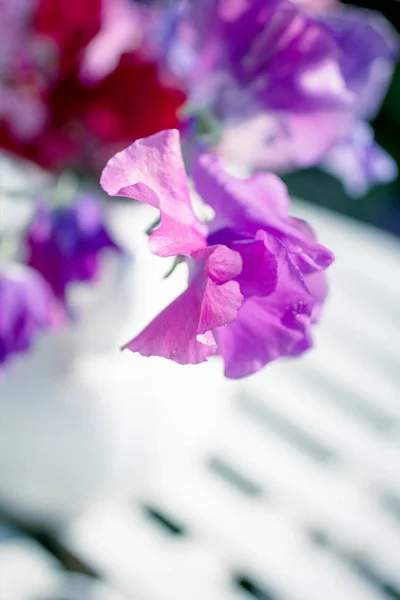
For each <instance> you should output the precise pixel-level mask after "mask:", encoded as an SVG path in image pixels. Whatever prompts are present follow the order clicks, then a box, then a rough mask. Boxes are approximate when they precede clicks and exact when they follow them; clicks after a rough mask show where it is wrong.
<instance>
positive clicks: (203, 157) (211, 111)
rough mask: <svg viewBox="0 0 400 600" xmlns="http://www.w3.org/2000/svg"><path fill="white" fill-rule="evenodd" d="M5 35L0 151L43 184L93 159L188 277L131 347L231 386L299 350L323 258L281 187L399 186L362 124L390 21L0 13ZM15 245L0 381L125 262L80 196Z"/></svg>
mask: <svg viewBox="0 0 400 600" xmlns="http://www.w3.org/2000/svg"><path fill="white" fill-rule="evenodd" d="M0 28H1V29H2V31H1V32H0V93H1V96H0V146H1V147H3V148H5V149H6V150H8V151H11V152H13V153H15V154H17V155H19V156H22V157H24V158H29V159H30V160H32V161H34V162H35V163H37V164H38V165H40V166H42V167H44V168H46V169H49V170H51V171H56V172H60V171H62V170H63V169H67V168H68V169H75V170H76V171H78V172H80V173H81V172H82V171H84V172H91V173H96V172H99V171H100V169H101V167H103V166H104V165H105V163H106V162H107V160H108V163H107V164H106V166H105V168H104V170H103V173H102V176H101V185H102V187H103V189H104V190H105V192H107V193H108V194H109V195H111V196H118V195H119V196H121V195H122V196H127V197H129V198H132V199H134V200H136V201H140V202H145V203H146V204H149V205H150V206H152V207H154V208H156V209H158V210H159V211H160V225H159V227H158V228H157V229H156V230H155V231H153V232H152V233H151V234H150V238H149V244H150V250H151V251H152V252H153V253H154V254H157V255H159V256H163V257H171V256H175V257H178V258H179V260H185V261H186V263H187V265H188V280H189V283H188V287H187V290H186V291H185V292H184V293H183V294H182V295H180V296H179V297H178V298H177V299H176V300H175V301H174V302H173V303H172V304H171V305H170V306H169V307H167V308H166V309H165V310H164V311H163V312H162V313H161V314H160V315H158V316H157V317H156V318H155V319H154V320H153V321H152V323H150V324H149V325H148V326H147V327H146V328H145V329H144V330H143V331H142V333H140V334H139V335H138V336H137V337H135V338H134V339H133V340H132V341H131V342H129V343H128V344H127V345H126V347H127V348H129V349H130V350H131V351H133V352H139V353H141V354H142V355H144V356H153V355H155V356H162V357H165V358H168V359H171V360H174V361H176V362H178V363H181V364H196V363H199V362H203V361H205V360H207V358H208V356H210V355H213V354H216V353H218V354H220V355H221V356H222V358H223V361H224V365H225V374H226V376H227V377H231V378H240V377H244V376H247V375H249V374H251V373H254V372H256V371H258V370H259V369H260V368H262V367H263V366H264V365H265V364H267V363H268V362H270V361H271V360H274V359H276V358H278V357H281V356H296V355H299V354H301V353H303V352H304V351H305V350H307V349H308V348H309V347H310V346H311V345H312V335H311V329H312V326H313V324H314V323H315V322H316V321H318V319H319V317H320V314H321V309H322V306H323V303H324V300H325V297H326V292H327V285H326V280H325V274H324V271H325V269H326V268H327V267H328V266H329V265H330V264H331V262H332V260H333V255H332V253H331V252H330V251H329V250H327V249H326V248H325V247H324V246H322V245H320V244H319V243H318V242H317V239H316V236H315V234H314V233H313V231H312V229H311V228H310V227H309V226H308V224H307V223H305V222H303V221H301V220H299V219H295V218H293V217H291V216H290V214H289V213H290V200H289V197H288V193H287V190H286V187H285V186H284V184H283V182H282V181H281V180H280V179H279V176H278V175H277V173H279V172H282V171H288V170H290V169H293V168H298V167H305V166H310V165H321V166H323V168H325V169H327V170H329V171H330V172H332V173H335V174H336V175H338V176H339V177H341V178H342V180H343V183H344V185H345V186H346V187H347V189H348V190H349V191H350V192H352V193H354V194H361V193H363V192H364V191H365V189H366V188H367V187H368V186H370V185H372V184H375V183H379V182H382V181H388V180H390V179H391V178H393V177H394V176H395V174H396V167H395V165H394V163H393V160H392V159H391V157H390V156H388V155H387V154H386V153H385V152H384V150H383V149H381V148H379V146H377V144H376V143H375V142H374V138H373V131H372V129H371V127H370V125H369V124H368V121H369V120H370V119H371V118H373V117H374V115H375V114H376V112H377V111H378V109H379V107H380V105H381V102H382V99H383V97H384V95H385V93H386V90H387V87H388V85H389V82H390V78H391V74H392V69H393V64H394V60H395V58H396V54H397V39H396V37H395V35H394V33H393V31H392V30H391V28H390V27H389V25H388V24H387V23H386V22H385V20H384V19H383V18H382V17H381V16H379V15H377V14H375V13H370V12H368V11H360V10H356V9H349V8H345V7H343V6H341V5H340V4H339V3H338V2H337V1H336V0H325V1H322V2H321V1H318V0H307V1H306V2H302V3H301V4H300V2H298V1H297V2H296V0H192V1H189V0H175V1H172V2H161V1H160V0H159V1H157V0H156V1H154V2H152V3H145V4H143V3H139V2H134V1H133V0H87V1H86V2H75V1H70V2H68V3H65V2H62V1H61V0H0ZM182 106H183V108H182ZM179 130H180V131H179ZM131 142H133V143H131ZM129 144H131V145H129ZM126 146H128V147H126ZM182 151H183V154H184V158H185V162H184V160H183V156H182ZM115 152H116V154H115V156H112V155H113V154H114V153H115ZM110 157H112V158H110ZM224 162H227V163H230V164H232V165H239V166H240V167H242V168H243V167H245V168H246V170H247V171H248V174H249V177H248V178H246V179H244V178H242V179H239V178H237V177H234V176H233V175H231V174H229V173H228V172H227V171H226V170H225V167H224V164H223V163H224ZM185 165H186V166H185ZM257 169H259V170H260V169H261V170H262V171H268V172H262V173H254V171H256V170H257ZM188 178H190V179H191V181H192V183H193V185H194V188H195V190H196V192H197V194H198V195H199V197H200V198H201V199H202V201H203V202H204V203H205V204H207V205H208V206H210V207H211V209H212V210H213V213H214V216H213V218H212V219H211V220H210V221H209V222H207V223H205V222H202V221H200V220H199V219H198V218H197V216H196V215H195V213H194V211H193V208H192V204H191V200H190V192H189V189H190V182H189V181H188ZM24 245H25V250H26V261H25V262H26V264H25V265H24V266H23V265H21V264H19V265H18V266H17V265H16V264H12V263H10V264H8V265H7V266H6V267H3V268H2V269H1V272H0V369H1V367H2V365H3V364H4V363H5V361H6V359H7V358H8V357H9V356H10V355H11V354H14V353H18V352H22V351H25V350H26V349H28V348H29V347H30V344H31V340H32V338H33V336H34V334H35V333H36V332H37V331H39V330H41V329H44V328H48V327H51V326H52V324H53V322H54V314H55V310H54V304H55V303H57V305H58V306H59V305H60V304H61V305H65V301H66V289H67V287H68V285H69V283H70V282H73V281H92V280H93V279H94V278H95V277H96V274H97V271H98V268H99V253H100V251H101V250H103V249H104V248H110V249H113V250H115V251H119V250H120V249H119V248H118V246H117V244H116V243H115V242H114V241H113V239H112V237H111V236H110V234H109V233H108V231H107V227H106V224H105V221H104V215H103V213H102V211H101V208H100V205H99V203H98V201H97V200H96V199H95V198H93V197H91V196H87V195H85V194H81V195H80V196H78V197H76V198H75V199H74V201H73V202H72V203H71V204H69V205H67V206H63V207H57V208H52V207H49V206H46V205H43V204H41V205H39V206H38V207H37V210H36V213H35V215H34V218H33V220H32V222H31V224H30V226H29V227H28V230H27V232H26V235H25V238H24Z"/></svg>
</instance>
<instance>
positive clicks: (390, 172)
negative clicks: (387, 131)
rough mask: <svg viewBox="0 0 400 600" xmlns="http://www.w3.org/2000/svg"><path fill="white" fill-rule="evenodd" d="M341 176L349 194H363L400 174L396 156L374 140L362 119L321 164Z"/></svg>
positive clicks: (368, 127) (329, 171)
mask: <svg viewBox="0 0 400 600" xmlns="http://www.w3.org/2000/svg"><path fill="white" fill-rule="evenodd" d="M321 166H322V168H323V169H324V170H325V171H327V172H328V173H331V174H332V175H334V176H336V177H338V178H339V179H340V180H341V181H342V184H343V187H344V189H345V190H346V192H347V194H348V195H349V196H352V197H354V198H357V197H360V196H363V195H364V194H366V193H367V192H368V190H369V189H370V188H371V187H372V186H373V185H375V184H379V183H390V182H391V181H393V180H394V179H396V177H397V173H398V169H397V165H396V162H395V160H394V159H393V158H392V157H391V156H390V155H389V154H388V153H387V152H385V150H383V148H381V147H380V146H379V145H378V144H377V143H376V142H375V141H374V132H373V129H372V127H370V126H369V125H368V124H367V123H364V122H362V121H360V122H359V123H357V125H356V126H355V127H354V129H353V131H352V133H351V135H350V136H349V137H347V138H346V139H344V140H342V141H341V142H338V143H337V144H335V146H334V147H333V148H332V149H331V150H330V151H329V152H328V154H327V156H326V157H325V159H324V160H323V162H322V164H321Z"/></svg>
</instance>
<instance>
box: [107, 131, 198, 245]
mask: <svg viewBox="0 0 400 600" xmlns="http://www.w3.org/2000/svg"><path fill="white" fill-rule="evenodd" d="M101 185H102V187H103V189H104V190H105V191H106V192H107V193H108V194H110V195H111V196H128V197H129V198H134V199H136V200H139V201H140V202H145V203H146V204H150V206H153V207H154V208H157V209H158V210H159V211H160V215H161V225H160V227H159V228H158V229H157V230H156V231H155V232H154V233H153V234H151V236H150V248H151V251H152V252H153V253H154V254H158V255H159V256H175V255H177V254H182V255H185V256H190V255H191V254H192V253H193V252H194V251H196V250H198V249H199V248H202V247H204V246H205V245H206V241H205V235H206V228H205V226H204V225H203V224H202V223H201V222H200V221H199V220H198V219H197V217H196V216H195V214H194V212H193V208H192V205H191V201H190V195H189V189H188V185H187V179H186V173H185V166H184V163H183V159H182V154H181V148H180V142H179V132H178V131H177V130H175V129H170V130H166V131H161V132H159V133H156V134H155V135H152V136H150V137H148V138H145V139H141V140H138V141H136V142H134V143H133V144H132V145H131V146H129V147H128V148H126V149H125V150H122V152H119V153H118V154H116V155H115V156H114V157H113V158H111V160H110V161H109V162H108V163H107V165H106V167H105V168H104V170H103V173H102V176H101Z"/></svg>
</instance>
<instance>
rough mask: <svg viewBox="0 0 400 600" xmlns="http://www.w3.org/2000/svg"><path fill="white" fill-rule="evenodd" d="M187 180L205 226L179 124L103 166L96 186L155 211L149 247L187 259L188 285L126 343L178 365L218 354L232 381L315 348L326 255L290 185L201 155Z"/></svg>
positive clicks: (163, 253) (142, 141)
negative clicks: (299, 215)
mask: <svg viewBox="0 0 400 600" xmlns="http://www.w3.org/2000/svg"><path fill="white" fill-rule="evenodd" d="M191 176H192V179H193V183H194V185H195V188H196V190H197V192H198V194H199V195H200V197H201V198H202V199H203V201H204V202H206V203H207V204H209V205H210V206H211V207H212V208H213V210H214V213H215V217H214V218H213V220H212V221H211V222H210V223H208V224H207V225H206V224H204V223H202V222H201V221H199V219H198V218H197V217H196V216H195V214H194V212H193V209H192V205H191V201H190V194H189V188H188V182H187V178H186V173H185V167H184V163H183V159H182V155H181V149H180V142H179V133H178V132H177V131H176V130H168V131H163V132H160V133H158V134H155V135H153V136H151V137H149V138H146V139H142V140H138V141H137V142H135V143H134V144H132V145H131V146H129V147H128V148H127V149H126V150H123V151H122V152H120V153H118V154H116V155H115V156H114V157H113V158H112V159H111V160H110V161H109V162H108V164H107V165H106V167H105V169H104V171H103V174H102V178H101V185H102V186H103V188H104V190H105V191H106V192H108V193H109V194H110V195H112V196H118V195H123V196H128V197H131V198H135V199H136V200H139V201H141V202H145V203H146V204H149V205H150V206H153V207H154V208H156V209H158V210H159V211H160V217H161V224H160V226H159V228H158V229H157V230H156V231H154V232H153V233H152V234H151V235H150V240H149V244H150V250H151V251H152V252H153V253H154V254H157V255H159V256H164V257H167V256H177V255H178V256H183V257H185V258H186V259H187V261H188V264H189V284H188V288H187V289H186V291H185V292H183V294H181V295H180V296H179V297H178V298H177V299H176V300H175V301H174V302H172V304H170V305H169V306H168V307H167V308H166V309H165V310H164V311H163V312H162V313H160V314H159V315H158V316H157V317H156V318H155V319H154V321H152V322H151V323H150V324H149V325H148V326H147V327H146V328H145V329H144V330H143V331H142V332H141V333H140V334H139V335H138V336H137V337H135V338H134V339H133V340H131V341H130V342H129V343H128V344H127V345H126V346H125V347H126V348H128V349H129V350H131V351H132V352H139V353H140V354H142V355H144V356H162V357H165V358H169V359H171V360H174V361H175V362H178V363H180V364H196V363H200V362H203V361H205V360H207V358H208V356H210V355H212V354H215V353H216V352H217V351H218V352H219V353H220V354H221V355H222V357H223V360H224V363H225V374H226V375H227V376H228V377H231V378H240V377H244V376H246V375H250V374H251V373H254V372H256V371H258V370H259V369H261V368H262V367H263V366H264V365H265V364H267V363H268V362H270V361H271V360H273V359H275V358H278V357H280V356H296V355H298V354H301V353H302V352H304V351H305V350H306V349H307V348H309V347H310V346H311V345H312V339H311V325H312V323H313V322H315V321H316V320H317V319H318V317H319V314H320V310H321V306H322V304H323V301H324V299H325V295H326V283H325V280H324V274H323V271H324V270H325V269H326V268H327V267H328V266H329V264H330V263H331V262H332V260H333V256H332V254H331V252H330V251H329V250H327V249H326V248H324V247H323V246H321V245H320V244H318V243H317V241H316V239H315V236H314V234H313V233H312V231H311V230H310V228H309V227H308V225H307V224H306V223H304V222H303V221H300V220H298V219H294V218H291V217H289V214H288V211H289V198H288V195H287V191H286V188H285V186H284V184H283V183H282V181H281V180H280V179H279V178H278V177H277V176H276V175H273V174H256V175H254V176H253V177H250V178H248V179H237V178H236V177H233V176H232V175H229V174H228V173H227V172H226V171H225V170H224V168H223V166H222V163H221V161H220V159H219V158H217V157H215V156H212V155H209V154H203V155H200V156H199V157H198V158H197V159H196V160H195V161H194V163H193V165H192V170H191Z"/></svg>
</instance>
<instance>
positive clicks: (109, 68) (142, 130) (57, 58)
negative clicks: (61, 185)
mask: <svg viewBox="0 0 400 600" xmlns="http://www.w3.org/2000/svg"><path fill="white" fill-rule="evenodd" d="M149 8H150V7H145V6H142V5H139V4H137V3H134V2H132V1H131V0H85V1H83V2H82V0H80V1H79V2H78V1H77V0H69V1H68V2H65V1H64V0H0V147H2V148H5V149H6V150H8V151H10V152H12V153H14V154H17V155H19V156H22V157H24V158H27V159H28V160H30V161H32V162H34V163H36V164H38V165H39V166H41V167H43V168H45V169H47V170H51V171H53V172H57V173H59V172H61V171H63V170H65V169H79V170H80V171H82V169H83V168H84V169H86V170H90V171H94V172H95V173H97V174H98V173H99V172H100V170H101V169H102V168H103V166H104V164H105V163H106V161H107V160H108V159H109V158H110V157H111V156H112V155H113V154H115V152H117V151H118V150H120V149H122V148H124V147H125V146H126V145H127V144H129V143H131V141H132V140H134V139H138V138H141V137H145V136H147V135H150V134H152V133H154V132H156V131H159V130H161V129H166V128H170V127H178V126H179V117H178V114H177V113H178V109H179V108H180V106H181V105H182V104H183V102H184V100H185V95H184V94H183V93H182V91H181V90H179V89H176V86H175V85H174V82H172V81H171V82H166V81H165V82H164V81H163V82H162V81H161V80H160V77H159V73H158V66H157V64H155V61H154V60H153V58H152V56H151V55H150V54H149V53H148V52H145V50H144V46H145V37H146V35H145V32H146V31H147V26H146V24H147V21H148V12H149V11H148V10H147V9H149Z"/></svg>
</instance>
